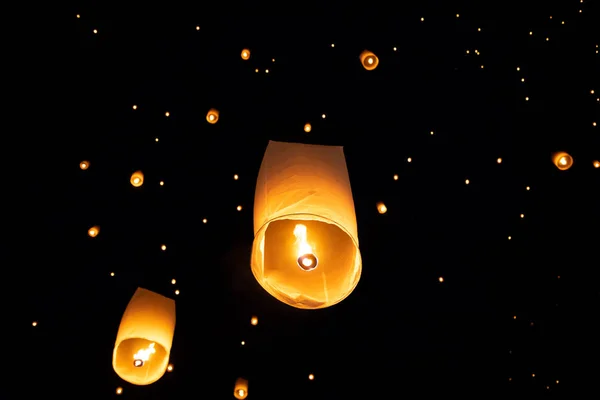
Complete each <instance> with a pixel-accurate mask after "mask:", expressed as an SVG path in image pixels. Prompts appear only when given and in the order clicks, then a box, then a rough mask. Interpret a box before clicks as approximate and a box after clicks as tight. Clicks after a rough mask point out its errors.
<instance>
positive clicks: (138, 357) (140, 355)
mask: <svg viewBox="0 0 600 400" xmlns="http://www.w3.org/2000/svg"><path fill="white" fill-rule="evenodd" d="M154 346H155V343H150V345H148V347H146V348H144V349H139V350H138V351H137V353H135V354H134V355H133V365H134V366H135V367H143V366H144V363H145V362H146V361H148V360H149V359H150V356H151V355H152V354H154V353H156V349H155V348H154Z"/></svg>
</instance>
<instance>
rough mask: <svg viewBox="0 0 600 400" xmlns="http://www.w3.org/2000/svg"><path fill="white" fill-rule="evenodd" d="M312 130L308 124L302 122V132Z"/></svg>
mask: <svg viewBox="0 0 600 400" xmlns="http://www.w3.org/2000/svg"><path fill="white" fill-rule="evenodd" d="M311 130H312V126H311V125H310V124H304V132H306V133H308V132H310V131H311Z"/></svg>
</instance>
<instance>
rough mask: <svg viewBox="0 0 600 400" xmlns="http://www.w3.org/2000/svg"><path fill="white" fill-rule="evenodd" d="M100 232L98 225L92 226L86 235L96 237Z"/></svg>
mask: <svg viewBox="0 0 600 400" xmlns="http://www.w3.org/2000/svg"><path fill="white" fill-rule="evenodd" d="M99 233H100V227H99V226H98V225H95V226H92V227H91V228H90V229H88V236H89V237H93V238H94V237H96V236H98V234H99Z"/></svg>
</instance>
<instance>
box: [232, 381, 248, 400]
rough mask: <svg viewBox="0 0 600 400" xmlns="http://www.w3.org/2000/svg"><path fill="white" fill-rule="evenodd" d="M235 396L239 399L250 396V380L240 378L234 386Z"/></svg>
mask: <svg viewBox="0 0 600 400" xmlns="http://www.w3.org/2000/svg"><path fill="white" fill-rule="evenodd" d="M233 396H234V397H235V398H236V399H238V400H243V399H245V398H246V397H247V396H248V380H246V379H244V378H238V379H237V380H236V381H235V386H234V387H233Z"/></svg>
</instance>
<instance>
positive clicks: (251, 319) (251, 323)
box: [250, 317, 258, 326]
mask: <svg viewBox="0 0 600 400" xmlns="http://www.w3.org/2000/svg"><path fill="white" fill-rule="evenodd" d="M257 324H258V317H252V318H250V325H254V326H256V325H257Z"/></svg>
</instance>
